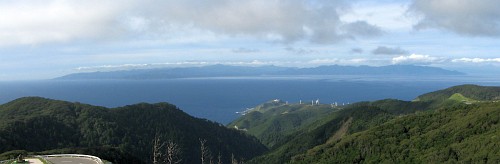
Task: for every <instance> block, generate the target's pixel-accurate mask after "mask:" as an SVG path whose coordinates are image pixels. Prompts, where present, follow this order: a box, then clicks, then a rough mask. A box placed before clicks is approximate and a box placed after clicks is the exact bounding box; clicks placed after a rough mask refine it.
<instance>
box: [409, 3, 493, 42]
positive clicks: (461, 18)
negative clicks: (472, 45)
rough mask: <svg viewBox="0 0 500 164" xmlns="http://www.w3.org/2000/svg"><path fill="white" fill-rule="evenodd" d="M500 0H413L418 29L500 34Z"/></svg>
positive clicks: (463, 33)
mask: <svg viewBox="0 0 500 164" xmlns="http://www.w3.org/2000/svg"><path fill="white" fill-rule="evenodd" d="M498 6H500V1H498V0H459V1H457V0H413V3H412V4H411V5H410V8H409V12H410V13H412V14H415V15H417V16H418V17H420V18H421V20H420V21H419V22H418V23H417V24H416V25H415V26H414V28H415V29H426V28H439V29H445V30H449V31H452V32H455V33H458V34H461V35H467V36H486V37H499V36H500V10H498Z"/></svg>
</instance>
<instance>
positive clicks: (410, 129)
mask: <svg viewBox="0 0 500 164" xmlns="http://www.w3.org/2000/svg"><path fill="white" fill-rule="evenodd" d="M499 121H500V103H498V102H497V103H483V104H475V105H463V104H461V105H457V106H453V107H445V108H442V109H440V110H437V111H427V112H423V113H418V114H410V115H407V116H404V117H400V118H395V119H393V120H390V121H388V122H386V123H384V124H382V125H380V126H376V127H373V128H370V129H368V130H366V131H363V132H359V133H353V134H351V135H348V136H346V137H344V138H343V139H342V140H340V141H337V142H333V143H326V144H323V145H321V146H318V147H316V148H314V149H311V150H309V151H308V152H307V153H304V154H301V155H297V156H295V157H294V158H293V160H292V163H364V162H366V163H445V162H449V163H455V162H460V163H499V162H500V124H499Z"/></svg>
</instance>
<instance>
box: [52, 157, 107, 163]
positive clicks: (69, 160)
mask: <svg viewBox="0 0 500 164" xmlns="http://www.w3.org/2000/svg"><path fill="white" fill-rule="evenodd" d="M47 160H48V161H50V162H52V163H54V164H97V162H96V161H94V160H92V159H89V158H78V157H54V158H47Z"/></svg>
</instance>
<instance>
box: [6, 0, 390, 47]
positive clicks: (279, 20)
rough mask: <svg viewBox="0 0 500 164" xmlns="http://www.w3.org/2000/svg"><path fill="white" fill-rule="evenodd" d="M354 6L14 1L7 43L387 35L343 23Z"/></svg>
mask: <svg viewBox="0 0 500 164" xmlns="http://www.w3.org/2000/svg"><path fill="white" fill-rule="evenodd" d="M346 8H349V1H346V0H338V1H329V0H316V1H306V0H275V1H269V0H253V1H232V0H213V1H199V0H182V1H180V0H163V1H156V0H125V1H99V0H88V1H69V0H48V1H43V2H41V1H35V0H26V1H6V2H0V20H2V21H0V45H19V44H21V45H23V44H39V43H51V42H68V41H75V40H80V39H92V40H96V39H97V40H99V39H102V40H113V39H123V38H127V37H130V36H133V37H139V36H144V35H141V34H151V33H152V34H153V35H146V36H149V37H167V38H168V37H172V36H175V37H180V38H182V36H178V35H179V32H178V31H177V30H179V27H180V28H182V29H184V30H185V29H189V30H194V31H195V32H194V33H193V35H198V33H196V32H199V31H203V32H205V33H209V34H210V33H215V34H217V35H221V36H231V37H240V36H250V37H254V38H263V39H268V40H269V39H271V40H273V41H276V40H277V41H282V42H296V41H306V42H312V43H325V44H328V43H335V42H338V41H341V40H344V39H350V38H353V37H360V36H374V35H377V34H378V33H380V31H379V29H378V28H377V27H375V26H372V25H370V24H368V23H366V22H365V21H357V22H354V23H353V22H344V21H342V20H340V19H339V16H340V11H343V10H345V9H346ZM341 27H342V30H340V28H341ZM181 33H183V34H184V32H183V31H182V30H181ZM137 34H139V35H137Z"/></svg>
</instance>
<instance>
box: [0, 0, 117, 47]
mask: <svg viewBox="0 0 500 164" xmlns="http://www.w3.org/2000/svg"><path fill="white" fill-rule="evenodd" d="M123 8H126V6H124V5H121V4H119V3H116V4H115V3H112V2H111V1H99V0H89V1H60V0H59V1H57V0H51V1H43V2H42V1H4V2H0V20H1V21H0V45H18V44H38V43H46V42H64V41H70V40H76V39H86V38H100V37H103V36H108V37H110V36H113V35H115V34H117V33H120V32H121V29H120V27H119V26H117V24H116V21H117V17H116V16H117V14H118V13H120V12H121V11H120V10H121V9H123Z"/></svg>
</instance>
